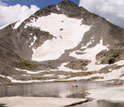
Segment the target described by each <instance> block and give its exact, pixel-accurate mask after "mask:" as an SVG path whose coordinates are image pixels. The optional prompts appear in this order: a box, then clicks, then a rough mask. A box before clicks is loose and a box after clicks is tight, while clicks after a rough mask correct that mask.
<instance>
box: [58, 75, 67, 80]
mask: <svg viewBox="0 0 124 107" xmlns="http://www.w3.org/2000/svg"><path fill="white" fill-rule="evenodd" d="M58 76H59V79H64V78H66V77H67V76H65V75H58Z"/></svg>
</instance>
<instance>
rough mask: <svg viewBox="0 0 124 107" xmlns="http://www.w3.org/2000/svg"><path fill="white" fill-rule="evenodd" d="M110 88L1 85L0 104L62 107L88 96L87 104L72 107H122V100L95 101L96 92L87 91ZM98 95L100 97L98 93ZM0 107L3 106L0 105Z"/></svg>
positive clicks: (94, 84) (83, 84)
mask: <svg viewBox="0 0 124 107" xmlns="http://www.w3.org/2000/svg"><path fill="white" fill-rule="evenodd" d="M111 87H114V86H112V85H107V84H105V83H104V82H53V83H30V84H13V85H1V86H0V104H5V105H6V106H7V107H22V105H23V107H33V106H34V105H35V107H42V106H43V107H63V106H66V105H71V104H73V103H76V102H80V101H85V100H86V99H87V96H88V100H89V101H88V102H86V103H84V104H79V105H78V104H77V105H75V106H72V107H124V105H123V101H122V100H121V102H110V101H109V99H107V100H106V99H105V96H103V97H104V99H99V97H98V98H97V99H96V97H94V96H93V95H95V94H96V91H89V92H88V90H98V89H104V90H105V89H108V88H110V89H111ZM110 89H109V90H110ZM104 90H103V91H104ZM99 91H100V90H99ZM105 91H106V90H105ZM90 92H91V93H90ZM92 92H94V93H95V94H94V93H92ZM101 92H102V91H101ZM109 92H111V91H109ZM88 93H90V94H91V95H92V97H91V98H93V100H92V99H89V98H90V96H91V95H89V94H88ZM102 93H103V92H102ZM102 93H101V95H102ZM98 94H99V96H100V93H98ZM105 94H108V93H105ZM110 95H112V94H109V97H110ZM95 96H96V95H95ZM111 97H113V96H111ZM115 97H116V96H114V98H115ZM100 98H101V97H100ZM19 102H20V103H19ZM36 105H37V106H36ZM41 105H42V106H41ZM101 105H102V106H101ZM0 107H4V106H3V105H0Z"/></svg>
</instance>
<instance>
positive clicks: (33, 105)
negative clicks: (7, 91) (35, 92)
mask: <svg viewBox="0 0 124 107" xmlns="http://www.w3.org/2000/svg"><path fill="white" fill-rule="evenodd" d="M84 101H86V99H78V98H52V97H49V98H47V97H19V96H17V97H4V98H0V103H1V104H6V105H7V107H64V106H66V105H70V104H73V103H78V102H84Z"/></svg>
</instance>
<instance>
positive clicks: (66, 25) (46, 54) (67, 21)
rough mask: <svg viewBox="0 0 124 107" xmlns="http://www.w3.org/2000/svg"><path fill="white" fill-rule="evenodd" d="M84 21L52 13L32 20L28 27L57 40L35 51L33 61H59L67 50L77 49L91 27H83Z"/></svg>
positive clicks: (50, 41) (49, 41)
mask: <svg viewBox="0 0 124 107" xmlns="http://www.w3.org/2000/svg"><path fill="white" fill-rule="evenodd" d="M81 23H82V19H75V18H69V17H67V16H65V15H63V14H55V13H51V14H50V15H48V16H42V17H39V18H38V19H37V20H36V21H35V20H32V22H31V23H28V24H27V25H26V26H32V27H38V28H40V29H41V30H42V31H46V32H49V33H50V34H52V35H53V36H55V38H53V39H52V40H47V41H45V42H44V44H43V45H41V46H40V47H38V48H37V49H33V55H32V60H35V61H45V60H55V59H58V58H59V57H60V56H61V55H62V54H63V53H64V52H65V50H68V49H73V48H74V47H76V46H77V45H78V44H79V43H80V41H81V40H82V38H83V35H84V34H85V32H87V31H88V30H89V29H90V27H91V26H88V25H83V24H81Z"/></svg>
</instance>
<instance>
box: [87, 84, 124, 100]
mask: <svg viewBox="0 0 124 107" xmlns="http://www.w3.org/2000/svg"><path fill="white" fill-rule="evenodd" d="M88 93H89V94H88V96H87V97H88V98H94V99H98V100H109V101H114V102H124V87H123V86H121V87H119V86H118V87H112V88H102V89H93V90H89V91H88Z"/></svg>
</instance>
